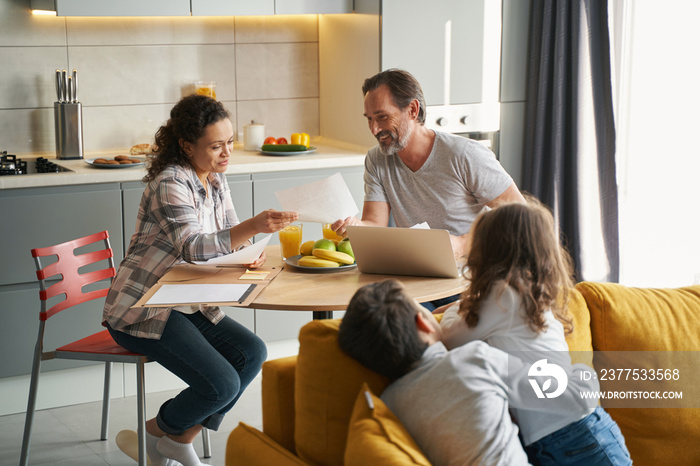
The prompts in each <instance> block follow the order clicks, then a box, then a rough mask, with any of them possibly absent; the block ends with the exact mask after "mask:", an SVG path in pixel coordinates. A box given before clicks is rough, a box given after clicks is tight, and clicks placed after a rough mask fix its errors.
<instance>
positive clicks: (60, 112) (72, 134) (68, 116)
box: [53, 102, 83, 160]
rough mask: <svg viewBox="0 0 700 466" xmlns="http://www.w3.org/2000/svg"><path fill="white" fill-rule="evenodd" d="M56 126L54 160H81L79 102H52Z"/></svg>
mask: <svg viewBox="0 0 700 466" xmlns="http://www.w3.org/2000/svg"><path fill="white" fill-rule="evenodd" d="M53 115H54V123H55V126H56V158H58V159H64V160H65V159H82V158H83V104H81V103H80V102H54V104H53Z"/></svg>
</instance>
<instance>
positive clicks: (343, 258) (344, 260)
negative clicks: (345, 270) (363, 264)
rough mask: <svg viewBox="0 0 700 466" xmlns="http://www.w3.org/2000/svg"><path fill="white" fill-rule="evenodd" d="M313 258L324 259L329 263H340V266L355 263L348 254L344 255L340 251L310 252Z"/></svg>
mask: <svg viewBox="0 0 700 466" xmlns="http://www.w3.org/2000/svg"><path fill="white" fill-rule="evenodd" d="M311 254H313V255H314V257H318V258H319V259H326V260H329V261H335V262H340V263H341V264H345V265H350V264H354V263H355V259H354V258H353V257H352V256H351V255H350V254H345V253H344V252H340V251H329V250H328V249H318V248H316V249H314V250H312V251H311Z"/></svg>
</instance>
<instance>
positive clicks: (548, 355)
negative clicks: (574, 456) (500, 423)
mask: <svg viewBox="0 0 700 466" xmlns="http://www.w3.org/2000/svg"><path fill="white" fill-rule="evenodd" d="M503 285H504V283H503V282H502V281H499V282H497V283H496V284H495V285H494V286H493V288H492V291H491V293H490V294H489V296H487V298H486V299H485V300H484V301H483V303H482V305H481V309H480V310H479V323H478V324H477V325H476V327H473V328H469V327H468V326H467V323H466V321H465V319H464V316H462V315H460V314H458V311H459V303H455V304H454V305H452V306H450V307H449V308H448V309H447V310H446V311H445V314H444V316H443V318H442V320H441V321H440V326H441V327H442V331H443V342H444V343H445V346H446V347H447V348H448V349H451V348H455V347H458V346H460V345H463V344H465V343H467V342H470V341H474V340H483V341H485V342H486V343H488V344H489V345H491V346H493V347H495V348H498V349H500V350H503V351H505V352H507V353H509V354H512V355H515V356H517V357H518V358H520V359H522V360H523V361H524V362H525V363H527V364H530V365H531V364H533V363H535V362H536V361H539V360H540V359H547V362H548V363H550V364H557V365H559V366H560V367H563V368H572V364H571V356H570V355H569V347H568V345H567V343H566V338H565V336H564V327H563V326H562V324H561V322H559V321H558V320H557V319H556V317H555V316H554V314H553V313H552V311H550V310H548V311H546V312H545V321H546V323H547V330H545V331H542V332H539V333H536V332H535V331H533V330H532V329H531V328H530V327H529V326H528V324H527V321H526V319H525V313H524V310H523V309H522V300H521V298H520V295H518V293H517V292H516V291H515V290H514V289H513V288H511V287H510V286H505V288H503ZM501 290H502V293H501ZM577 366H580V365H578V364H576V365H574V366H573V369H576V368H577ZM573 369H572V370H573ZM579 369H581V370H586V369H587V368H586V366H582V365H581V367H579ZM570 382H572V381H570ZM576 382H577V383H575V384H574V383H569V385H570V387H568V388H570V389H579V388H580V389H581V390H586V391H588V390H590V391H597V390H598V389H599V386H598V382H597V381H595V380H591V381H589V382H583V381H580V380H578V381H576ZM512 413H513V416H514V417H515V418H516V419H517V421H518V425H519V426H520V430H521V431H522V435H523V440H524V441H525V445H529V444H531V443H533V442H535V441H537V440H539V439H540V438H542V437H544V436H545V435H548V434H551V433H552V432H555V431H557V430H559V429H561V428H562V427H564V426H567V425H569V424H570V423H572V422H575V421H578V420H580V419H582V418H583V417H585V416H587V415H588V414H590V413H591V410H590V409H586V408H584V407H579V408H578V409H577V408H576V407H575V406H572V407H571V409H569V410H564V411H562V412H552V413H549V414H548V415H542V413H539V412H535V411H530V410H527V409H513V410H512Z"/></svg>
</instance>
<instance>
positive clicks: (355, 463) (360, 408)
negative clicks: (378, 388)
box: [345, 384, 430, 466]
mask: <svg viewBox="0 0 700 466" xmlns="http://www.w3.org/2000/svg"><path fill="white" fill-rule="evenodd" d="M370 403H371V404H370ZM369 464H396V465H422V466H430V462H429V461H428V459H427V458H426V457H425V455H424V454H423V452H422V451H421V450H420V448H419V447H418V445H416V442H415V441H414V440H413V438H412V437H411V434H409V433H408V431H406V428H405V427H404V426H403V425H402V424H401V421H399V420H398V419H397V418H396V416H395V415H394V413H392V412H391V411H390V410H389V408H388V407H387V405H386V404H384V402H383V401H382V400H381V399H380V398H379V397H377V396H375V395H374V394H373V393H372V391H371V390H370V389H369V387H368V386H367V384H364V385H363V387H362V389H361V390H360V392H359V393H358V395H357V399H356V400H355V406H354V408H353V411H352V416H351V417H350V426H349V430H348V441H347V446H346V447H345V465H346V466H366V465H369Z"/></svg>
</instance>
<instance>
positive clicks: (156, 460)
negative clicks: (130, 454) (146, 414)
mask: <svg viewBox="0 0 700 466" xmlns="http://www.w3.org/2000/svg"><path fill="white" fill-rule="evenodd" d="M159 440H160V437H156V436H155V435H151V434H149V433H148V432H146V453H147V454H148V459H149V460H151V466H182V465H181V464H180V463H178V462H177V461H175V460H172V459H170V458H165V457H164V456H163V455H161V454H160V452H159V451H158V441H159Z"/></svg>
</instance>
